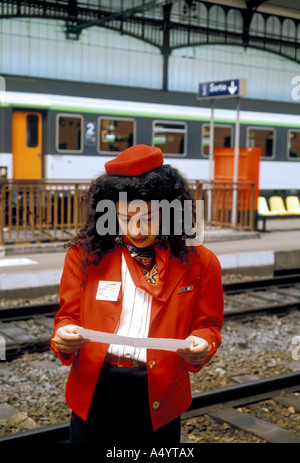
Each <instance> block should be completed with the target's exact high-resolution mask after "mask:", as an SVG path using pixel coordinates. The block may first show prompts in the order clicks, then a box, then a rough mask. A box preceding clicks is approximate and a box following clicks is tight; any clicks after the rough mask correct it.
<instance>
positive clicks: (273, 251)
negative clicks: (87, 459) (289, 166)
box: [0, 220, 300, 297]
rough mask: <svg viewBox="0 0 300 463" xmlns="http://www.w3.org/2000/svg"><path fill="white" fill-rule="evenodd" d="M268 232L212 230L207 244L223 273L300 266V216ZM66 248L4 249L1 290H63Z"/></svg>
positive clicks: (7, 292)
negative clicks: (215, 256)
mask: <svg viewBox="0 0 300 463" xmlns="http://www.w3.org/2000/svg"><path fill="white" fill-rule="evenodd" d="M268 229H269V230H268V231H267V232H264V233H258V232H243V231H241V232H239V231H233V230H210V231H209V230H208V231H206V232H205V235H204V245H205V246H206V247H208V248H209V249H211V250H212V251H213V252H214V253H215V254H216V255H217V256H218V258H219V260H220V262H221V266H222V269H223V273H236V274H249V275H251V274H261V275H264V274H266V273H268V274H270V273H271V274H272V273H273V272H274V271H278V270H285V269H299V268H300V220H282V221H281V220H277V221H276V223H275V222H270V223H269V224H268ZM65 253H66V249H65V248H64V246H63V243H46V244H23V245H14V246H6V247H2V248H0V275H1V277H0V291H1V294H2V295H3V296H4V297H5V296H7V297H11V296H12V295H15V296H17V295H21V294H27V295H28V296H29V295H30V296H32V295H33V294H34V293H38V294H40V293H41V292H43V291H44V292H46V293H47V291H48V293H49V289H53V290H56V289H58V286H59V282H60V277H61V273H62V268H63V263H64V257H65Z"/></svg>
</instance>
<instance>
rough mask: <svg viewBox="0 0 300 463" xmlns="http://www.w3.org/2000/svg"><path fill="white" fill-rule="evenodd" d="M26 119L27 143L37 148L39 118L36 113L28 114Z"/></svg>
mask: <svg viewBox="0 0 300 463" xmlns="http://www.w3.org/2000/svg"><path fill="white" fill-rule="evenodd" d="M26 119H27V123H26V145H27V146H28V148H36V147H37V146H38V143H39V118H38V116H37V115H36V114H28V116H27V118H26Z"/></svg>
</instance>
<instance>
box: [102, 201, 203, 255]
mask: <svg viewBox="0 0 300 463" xmlns="http://www.w3.org/2000/svg"><path fill="white" fill-rule="evenodd" d="M118 204H119V211H118V213H119V221H117V207H116V204H115V203H114V201H112V200H110V199H103V200H101V201H99V202H98V204H97V206H96V212H101V213H102V214H101V216H100V217H99V219H98V220H97V222H96V230H97V233H98V234H99V235H101V236H104V235H107V234H109V235H117V234H119V235H127V233H128V232H129V233H130V235H132V236H137V235H147V234H149V233H151V235H158V234H159V231H160V227H161V231H162V234H163V235H167V236H170V235H171V233H173V234H174V235H182V234H183V233H184V235H185V236H186V238H185V244H186V246H198V245H200V244H202V243H203V241H204V200H197V201H195V217H196V221H195V224H193V212H192V211H193V201H192V200H184V203H183V205H182V203H181V202H180V201H179V199H174V200H173V201H171V202H169V201H168V200H166V199H162V200H160V201H159V200H151V201H148V202H146V201H143V200H141V199H137V200H133V201H127V193H126V192H120V193H119V202H118ZM130 213H134V214H130ZM122 217H124V219H122ZM126 218H127V219H126ZM149 225H150V230H149Z"/></svg>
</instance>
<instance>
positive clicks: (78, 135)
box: [56, 114, 83, 152]
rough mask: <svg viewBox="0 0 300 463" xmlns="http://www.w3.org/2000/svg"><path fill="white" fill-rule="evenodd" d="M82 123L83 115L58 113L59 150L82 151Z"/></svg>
mask: <svg viewBox="0 0 300 463" xmlns="http://www.w3.org/2000/svg"><path fill="white" fill-rule="evenodd" d="M82 125H83V118H82V117H81V116H69V115H67V114H58V115H57V118H56V127H57V130H56V148H57V151H73V152H74V151H81V150H82Z"/></svg>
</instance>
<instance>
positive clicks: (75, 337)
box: [53, 325, 90, 354]
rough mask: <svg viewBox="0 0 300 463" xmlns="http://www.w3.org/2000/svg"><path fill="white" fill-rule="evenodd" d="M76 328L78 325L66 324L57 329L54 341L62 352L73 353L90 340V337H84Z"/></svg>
mask: <svg viewBox="0 0 300 463" xmlns="http://www.w3.org/2000/svg"><path fill="white" fill-rule="evenodd" d="M76 328H77V327H76V325H66V326H63V327H62V328H58V330H57V331H56V334H55V336H54V338H53V342H54V344H55V345H56V347H58V349H59V350H60V351H61V352H62V353H64V354H72V353H73V352H75V351H77V350H78V349H79V348H80V347H82V346H84V345H85V344H88V343H89V342H90V340H89V339H83V337H82V336H80V334H78V333H77V331H76Z"/></svg>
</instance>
